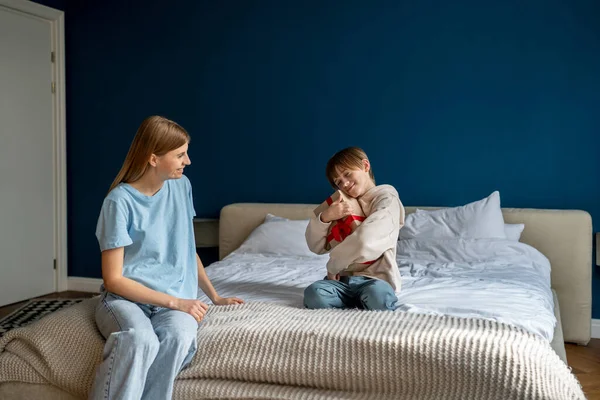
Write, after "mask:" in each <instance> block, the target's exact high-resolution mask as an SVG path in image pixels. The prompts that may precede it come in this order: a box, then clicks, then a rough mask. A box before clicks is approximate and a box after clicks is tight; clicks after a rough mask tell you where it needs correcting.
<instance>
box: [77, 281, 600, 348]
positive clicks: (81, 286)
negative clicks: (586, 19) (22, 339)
mask: <svg viewBox="0 0 600 400" xmlns="http://www.w3.org/2000/svg"><path fill="white" fill-rule="evenodd" d="M101 284H102V279H96V278H74V277H73V278H69V283H68V287H69V289H68V290H73V291H77V292H92V293H98V291H99V290H100V285H101ZM592 338H594V339H600V319H592Z"/></svg>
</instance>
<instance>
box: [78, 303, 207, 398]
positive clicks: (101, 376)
mask: <svg viewBox="0 0 600 400" xmlns="http://www.w3.org/2000/svg"><path fill="white" fill-rule="evenodd" d="M96 325H97V326H98V329H99V330H100V333H102V336H104V338H105V339H106V344H105V346H104V352H103V354H102V363H101V364H100V365H98V367H97V369H96V377H95V380H94V384H93V386H92V390H91V392H90V396H89V398H90V399H94V400H95V399H111V400H112V399H142V398H143V399H144V400H168V399H171V395H172V393H173V383H174V381H175V377H176V376H177V374H178V373H179V371H181V369H183V368H184V367H185V366H187V364H189V362H190V361H191V360H192V358H193V356H194V354H195V353H196V333H197V330H198V322H196V320H195V319H194V317H192V316H191V315H189V314H187V313H184V312H181V311H176V310H171V309H168V308H161V307H156V306H151V305H147V304H139V303H134V302H131V301H129V300H127V299H124V298H123V297H120V296H117V295H115V294H113V293H108V292H104V293H102V296H101V298H100V301H99V302H98V306H97V307H96Z"/></svg>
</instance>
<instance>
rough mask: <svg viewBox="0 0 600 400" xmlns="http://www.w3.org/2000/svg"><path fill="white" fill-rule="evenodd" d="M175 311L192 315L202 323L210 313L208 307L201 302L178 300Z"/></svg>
mask: <svg viewBox="0 0 600 400" xmlns="http://www.w3.org/2000/svg"><path fill="white" fill-rule="evenodd" d="M175 309H176V310H179V311H183V312H185V313H188V314H190V315H191V316H192V317H194V318H195V319H196V321H198V322H200V321H202V319H203V318H204V316H205V315H206V312H207V311H208V305H207V304H206V303H203V302H201V301H200V300H188V299H177V303H176V304H175Z"/></svg>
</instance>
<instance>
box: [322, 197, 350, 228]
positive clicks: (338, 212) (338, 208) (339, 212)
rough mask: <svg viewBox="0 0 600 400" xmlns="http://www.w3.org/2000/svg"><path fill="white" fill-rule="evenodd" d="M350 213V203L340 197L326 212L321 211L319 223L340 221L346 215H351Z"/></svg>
mask: <svg viewBox="0 0 600 400" xmlns="http://www.w3.org/2000/svg"><path fill="white" fill-rule="evenodd" d="M352 211H353V210H352V206H351V205H350V203H348V202H346V201H344V198H343V197H340V198H339V199H337V200H336V201H334V202H333V203H331V205H330V206H329V207H328V208H327V210H325V211H323V213H322V214H321V221H323V222H325V223H329V222H331V221H335V220H338V219H342V218H344V217H347V216H348V215H352Z"/></svg>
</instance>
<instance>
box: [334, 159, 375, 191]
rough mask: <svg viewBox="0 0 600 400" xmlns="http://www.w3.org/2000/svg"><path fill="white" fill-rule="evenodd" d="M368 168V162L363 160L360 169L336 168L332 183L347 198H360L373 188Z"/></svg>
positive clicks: (369, 166)
mask: <svg viewBox="0 0 600 400" xmlns="http://www.w3.org/2000/svg"><path fill="white" fill-rule="evenodd" d="M370 168H371V165H370V164H369V160H363V167H362V168H361V169H349V168H344V167H338V168H336V171H337V174H336V176H335V178H334V179H333V183H334V184H335V185H336V186H337V187H338V189H340V190H341V191H342V192H344V194H346V195H347V196H349V197H354V198H356V197H360V196H362V195H363V194H365V193H366V191H367V190H369V189H371V188H372V187H374V186H375V184H374V183H373V180H372V179H371V176H370V175H369V169H370Z"/></svg>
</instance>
